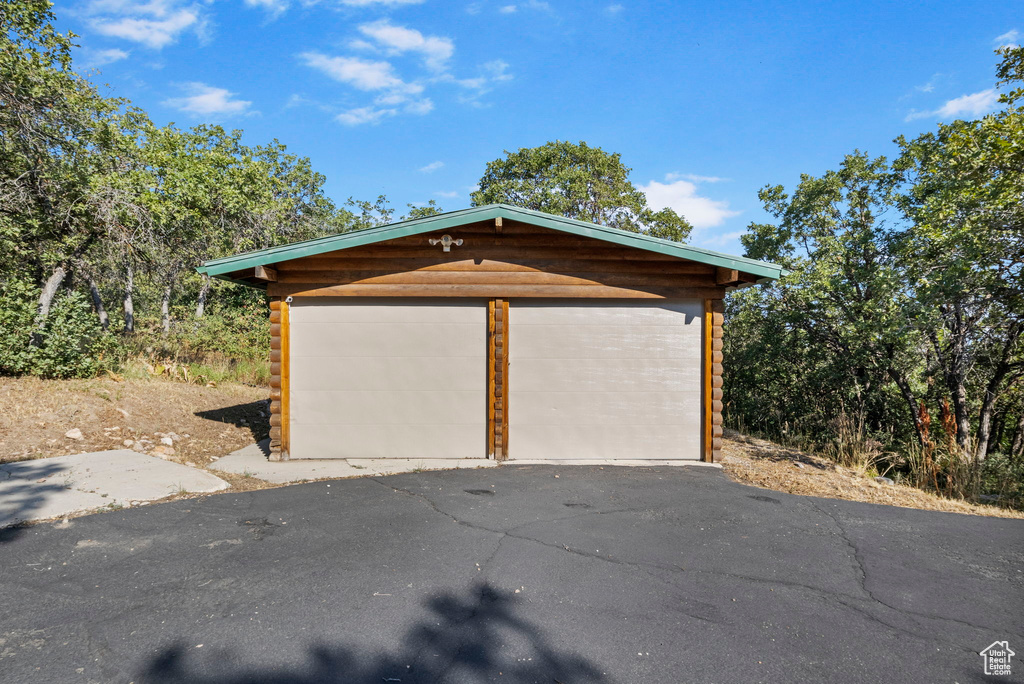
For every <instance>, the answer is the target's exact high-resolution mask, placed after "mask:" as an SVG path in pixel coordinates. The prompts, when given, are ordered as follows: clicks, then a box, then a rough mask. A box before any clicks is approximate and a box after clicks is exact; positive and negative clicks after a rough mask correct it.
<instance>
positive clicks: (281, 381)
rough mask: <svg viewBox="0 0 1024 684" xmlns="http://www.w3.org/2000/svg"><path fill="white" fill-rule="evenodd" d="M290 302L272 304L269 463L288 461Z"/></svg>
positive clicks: (274, 301)
mask: <svg viewBox="0 0 1024 684" xmlns="http://www.w3.org/2000/svg"><path fill="white" fill-rule="evenodd" d="M288 308H289V307H288V302H287V301H286V300H285V298H283V297H275V298H274V299H273V300H272V301H271V302H270V460H271V461H286V460H288V447H289V420H288V410H289V403H290V402H289V395H288V379H289V373H288V362H289V355H288V346H289V345H288V343H289V339H288V337H289V330H288Z"/></svg>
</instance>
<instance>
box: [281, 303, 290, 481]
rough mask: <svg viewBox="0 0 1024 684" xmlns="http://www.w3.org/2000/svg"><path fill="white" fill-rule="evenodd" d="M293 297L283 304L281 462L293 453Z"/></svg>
mask: <svg viewBox="0 0 1024 684" xmlns="http://www.w3.org/2000/svg"><path fill="white" fill-rule="evenodd" d="M290 300H291V297H286V298H285V300H284V301H283V302H282V303H281V460H282V461H287V460H288V456H289V453H290V452H291V444H292V440H291V436H292V425H291V423H292V421H291V403H292V402H291V337H292V331H291V324H290V322H289V319H290V317H291V308H292V307H291V304H290V303H289V302H290Z"/></svg>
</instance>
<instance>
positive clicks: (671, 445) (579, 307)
mask: <svg viewBox="0 0 1024 684" xmlns="http://www.w3.org/2000/svg"><path fill="white" fill-rule="evenodd" d="M702 313H703V306H702V304H701V302H699V301H684V302H673V303H665V302H662V303H657V304H638V303H628V304H626V303H623V304H615V303H611V304H609V303H594V304H587V303H571V304H567V303H565V302H558V303H554V302H552V303H530V302H524V301H523V300H516V301H513V302H512V305H511V306H510V307H509V411H508V414H509V457H510V458H511V459H602V460H609V459H699V458H700V442H701V392H700V388H701V374H700V371H701V325H702Z"/></svg>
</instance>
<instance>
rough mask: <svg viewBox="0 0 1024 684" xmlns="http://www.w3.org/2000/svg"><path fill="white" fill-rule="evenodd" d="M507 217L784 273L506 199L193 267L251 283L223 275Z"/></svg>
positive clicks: (713, 262) (761, 274) (762, 275)
mask: <svg viewBox="0 0 1024 684" xmlns="http://www.w3.org/2000/svg"><path fill="white" fill-rule="evenodd" d="M499 217H501V218H509V219H515V220H520V221H523V222H525V223H532V224H534V225H540V226H542V227H546V228H551V229H552V230H560V231H563V232H567V233H572V234H575V235H580V236H583V237H589V238H593V239H596V240H601V241H604V242H611V243H613V244H618V245H622V246H625V247H632V248H636V249H642V250H647V251H651V252H657V253H661V254H665V255H668V256H673V257H677V258H680V259H687V260H690V261H696V262H699V263H704V264H708V265H710V266H717V267H721V268H728V269H735V270H738V271H742V272H744V273H749V274H750V275H752V276H756V277H758V279H759V280H758V282H763V281H772V280H778V279H779V278H781V277H782V276H784V275H786V274H788V273H789V272H788V271H786V270H785V269H783V268H782V267H781V266H779V265H777V264H770V263H767V262H764V261H756V260H754V259H748V258H746V257H738V256H733V255H730V254H722V253H720V252H713V251H711V250H706V249H702V248H700V247H693V246H691V245H686V244H682V243H676V242H671V241H669V240H662V239H660V238H654V237H650V236H648V235H641V234H634V233H627V232H625V231H622V230H618V229H616V228H608V227H606V226H599V225H596V224H592V223H586V222H583V221H576V220H574V219H568V218H564V217H561V216H554V215H552V214H545V213H542V212H537V211H532V210H530V209H523V208H520V207H513V206H509V205H507V204H491V205H487V206H484V207H471V208H469V209H462V210H459V211H454V212H449V213H446V214H436V215H434V216H428V217H424V218H422V219H414V220H411V221H403V222H401V223H396V224H389V225H387V226H378V227H376V228H368V229H365V230H360V231H355V232H351V233H339V234H337V235H329V236H325V237H322V238H316V239H314V240H307V241H305V242H296V243H292V244H289V245H281V246H279V247H271V248H269V249H264V250H260V251H256V252H248V253H245V254H237V255H232V256H229V257H223V258H220V259H212V260H210V261H207V262H205V263H204V264H203V265H201V266H199V267H198V268H197V269H196V270H197V271H198V272H199V273H202V274H205V275H208V276H211V277H214V278H218V279H220V280H227V281H230V282H236V283H240V284H244V285H252V283H248V282H243V281H239V280H237V279H234V278H231V277H230V276H229V275H228V274H231V273H237V272H238V271H242V270H245V269H248V268H254V267H256V266H264V265H267V264H273V263H278V262H281V261H289V260H291V259H300V258H302V257H307V256H315V255H318V254H324V253H326V252H332V251H339V250H342V249H350V248H352V247H360V246H363V245H367V244H373V243H375V242H382V241H385V240H391V239H395V238H400V237H408V236H412V235H418V234H421V233H427V232H431V231H435V230H445V229H448V228H454V227H456V226H460V225H465V224H467V223H472V222H475V221H488V220H493V219H495V218H499Z"/></svg>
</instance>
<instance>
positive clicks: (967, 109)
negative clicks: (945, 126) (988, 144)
mask: <svg viewBox="0 0 1024 684" xmlns="http://www.w3.org/2000/svg"><path fill="white" fill-rule="evenodd" d="M998 105H999V93H998V92H996V89H995V88H989V89H988V90H982V91H981V92H978V93H973V94H971V95H961V96H960V97H957V98H954V99H952V100H949V101H948V102H946V104H944V105H942V106H941V107H939V108H938V109H936V110H934V111H926V112H919V111H911V112H910V113H909V114H907V116H906V117H905V118H904V121H914V120H916V119H929V118H931V117H938V118H942V119H945V120H950V119H957V118H960V117H962V116H964V115H967V116H971V117H979V116H984V115H985V114H988V113H989V112H993V111H995V110H996V108H997V107H998Z"/></svg>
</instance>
